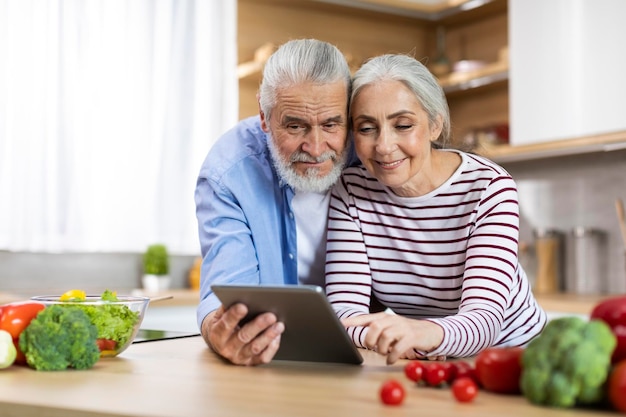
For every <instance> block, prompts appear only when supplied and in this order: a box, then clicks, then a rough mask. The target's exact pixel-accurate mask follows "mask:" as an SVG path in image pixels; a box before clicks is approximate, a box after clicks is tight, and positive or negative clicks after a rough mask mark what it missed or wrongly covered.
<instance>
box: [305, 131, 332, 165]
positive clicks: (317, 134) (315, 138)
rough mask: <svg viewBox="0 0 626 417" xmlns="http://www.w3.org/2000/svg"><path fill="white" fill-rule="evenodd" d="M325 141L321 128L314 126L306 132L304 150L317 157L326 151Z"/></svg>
mask: <svg viewBox="0 0 626 417" xmlns="http://www.w3.org/2000/svg"><path fill="white" fill-rule="evenodd" d="M324 143H325V141H324V135H323V134H322V132H321V129H319V128H317V127H314V128H312V129H311V130H310V131H309V132H308V133H307V134H306V136H305V139H304V143H303V144H302V150H303V151H304V152H306V153H308V154H309V155H311V156H313V157H315V158H317V157H318V156H320V155H322V154H323V153H324V152H325V151H326V149H325V145H324Z"/></svg>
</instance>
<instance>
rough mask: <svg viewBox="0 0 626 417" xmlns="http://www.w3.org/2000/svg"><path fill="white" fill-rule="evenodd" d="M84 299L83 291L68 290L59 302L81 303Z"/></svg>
mask: <svg viewBox="0 0 626 417" xmlns="http://www.w3.org/2000/svg"><path fill="white" fill-rule="evenodd" d="M85 298H86V294H85V291H83V290H69V291H67V292H65V293H64V294H63V295H62V296H61V298H59V300H60V301H83V300H84V299H85Z"/></svg>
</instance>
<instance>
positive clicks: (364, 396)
mask: <svg viewBox="0 0 626 417" xmlns="http://www.w3.org/2000/svg"><path fill="white" fill-rule="evenodd" d="M363 354H364V358H365V363H364V365H362V366H351V365H332V364H306V363H295V362H282V363H281V362H273V363H271V364H269V365H263V366H259V367H240V366H234V365H230V364H226V363H224V362H223V361H221V360H220V359H218V358H217V357H216V356H215V355H214V354H212V353H211V352H210V351H209V350H208V349H207V348H206V346H205V344H204V342H203V340H202V339H201V338H200V337H190V338H184V339H173V340H162V341H155V342H148V343H139V344H133V345H131V346H130V347H129V348H128V349H127V350H126V351H125V352H123V353H122V354H121V355H120V356H119V357H117V358H107V359H102V360H100V361H99V362H98V363H97V364H96V365H95V367H94V368H93V369H90V370H85V371H73V370H70V371H59V372H41V371H34V370H31V369H29V368H25V367H17V366H13V367H11V368H9V369H5V370H0V414H1V415H2V416H20V417H34V416H46V417H61V416H63V417H78V416H81V417H112V416H140V417H141V416H145V417H147V416H150V417H195V416H198V417H199V416H202V417H209V416H220V417H225V416H268V417H269V416H271V417H281V416H289V417H293V416H304V417H306V416H311V417H317V416H324V417H326V416H343V415H354V416H361V417H363V416H365V417H367V416H387V415H390V416H391V415H393V416H412V417H413V416H416V415H423V416H440V417H446V416H454V417H459V416H468V417H474V416H475V417H489V416H494V417H496V416H497V417H501V416H503V415H506V416H507V417H531V416H532V417H535V416H538V415H541V416H547V417H550V416H555V417H558V416H561V417H565V416H572V417H588V416H589V417H590V416H602V415H617V414H615V413H609V412H590V411H587V410H558V409H550V408H545V407H537V406H533V405H531V404H529V403H528V402H527V401H526V400H525V399H524V398H523V397H521V396H504V395H496V394H490V393H487V392H484V391H481V392H480V393H479V395H478V397H476V399H475V400H474V402H473V403H468V404H461V403H458V402H456V401H455V400H454V398H453V397H452V393H451V391H450V389H449V388H426V387H417V386H415V385H412V384H410V383H409V381H408V380H407V379H406V378H405V377H404V374H403V366H404V363H405V362H399V363H398V364H395V365H391V366H387V365H385V363H384V360H383V358H382V357H381V356H379V355H377V354H376V353H374V352H372V351H364V352H363ZM387 378H397V379H398V380H399V381H401V382H403V383H404V385H405V388H406V391H407V395H406V399H405V402H404V404H402V405H401V406H398V407H390V406H384V405H383V404H381V402H380V401H379V399H378V389H379V387H380V385H381V384H382V382H383V381H384V380H386V379H387Z"/></svg>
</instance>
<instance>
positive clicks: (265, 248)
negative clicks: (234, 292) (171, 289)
mask: <svg viewBox="0 0 626 417" xmlns="http://www.w3.org/2000/svg"><path fill="white" fill-rule="evenodd" d="M293 195H294V193H293V190H292V189H291V187H289V186H288V185H287V184H285V183H284V182H283V181H281V180H280V179H279V177H278V174H277V173H276V170H275V169H274V166H273V163H272V160H271V157H270V153H269V149H268V147H267V135H266V133H265V132H263V130H262V129H261V124H260V118H259V117H258V116H255V117H250V118H248V119H245V120H242V121H241V122H240V123H238V124H237V125H236V126H235V127H234V128H233V129H231V130H230V131H228V132H226V133H225V134H224V135H223V136H222V137H221V138H220V139H219V140H218V141H217V143H216V144H215V145H214V146H213V147H212V149H211V151H210V152H209V154H208V155H207V157H206V159H205V161H204V163H203V164H202V167H201V169H200V174H199V176H198V182H197V185H196V191H195V201H196V216H197V219H198V229H199V230H198V231H199V236H200V246H201V250H202V257H203V260H202V280H201V285H200V304H199V306H198V310H197V318H198V326H201V324H202V320H203V319H204V317H205V316H206V315H207V314H209V313H210V312H211V311H213V310H215V309H216V308H217V307H219V305H220V302H219V300H218V299H217V297H216V296H215V294H213V292H212V291H211V288H210V286H211V285H212V284H218V283H219V284H246V285H258V284H273V285H282V284H297V282H298V271H297V248H296V224H295V220H294V216H293V213H292V210H291V200H292V198H293ZM321 284H323V283H320V285H321Z"/></svg>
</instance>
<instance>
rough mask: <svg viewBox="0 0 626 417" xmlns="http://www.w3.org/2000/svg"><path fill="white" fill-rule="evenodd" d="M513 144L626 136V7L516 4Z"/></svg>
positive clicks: (542, 1)
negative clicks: (620, 133)
mask: <svg viewBox="0 0 626 417" xmlns="http://www.w3.org/2000/svg"><path fill="white" fill-rule="evenodd" d="M508 13H509V54H510V80H509V88H510V97H509V100H510V101H509V105H510V110H509V111H510V129H511V132H510V133H511V139H510V140H511V144H513V145H520V144H527V143H537V142H545V141H552V140H560V139H571V138H575V137H579V136H587V135H594V134H600V133H607V132H614V131H621V130H626V23H625V22H626V1H625V0H509V9H508Z"/></svg>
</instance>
